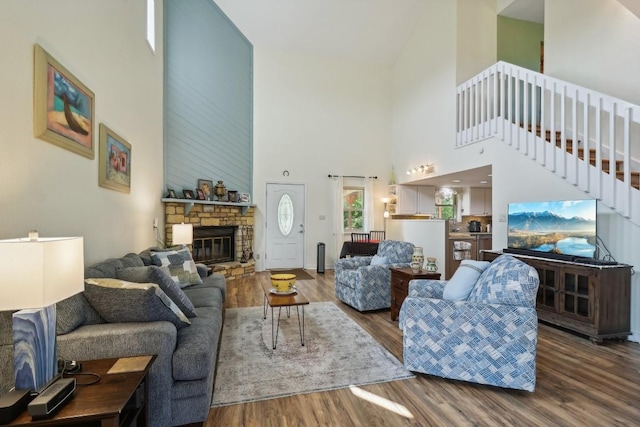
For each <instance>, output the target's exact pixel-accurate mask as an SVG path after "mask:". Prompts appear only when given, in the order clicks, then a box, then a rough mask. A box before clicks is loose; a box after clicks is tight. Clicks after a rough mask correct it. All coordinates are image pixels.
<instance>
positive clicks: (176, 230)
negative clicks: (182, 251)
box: [171, 224, 193, 245]
mask: <svg viewBox="0 0 640 427" xmlns="http://www.w3.org/2000/svg"><path fill="white" fill-rule="evenodd" d="M171 230H172V233H173V239H172V241H173V244H174V245H190V244H191V243H192V242H193V224H173V226H172V227H171Z"/></svg>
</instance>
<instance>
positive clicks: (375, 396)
mask: <svg viewBox="0 0 640 427" xmlns="http://www.w3.org/2000/svg"><path fill="white" fill-rule="evenodd" d="M308 272H309V274H311V275H312V276H313V277H314V279H313V280H299V281H297V283H296V286H297V287H298V289H300V291H301V292H302V293H304V295H305V296H307V298H308V299H309V300H310V301H311V302H322V301H333V302H334V303H335V304H336V305H337V306H338V307H339V308H340V309H341V310H343V311H344V312H345V313H346V314H347V315H349V316H350V317H351V318H353V319H354V320H355V321H356V322H357V323H358V324H359V325H360V326H361V327H362V328H363V329H364V330H366V331H367V332H368V333H369V334H371V335H372V336H373V337H374V338H375V339H376V340H377V341H378V342H379V343H380V344H381V345H382V346H384V347H385V348H386V349H387V350H389V351H390V352H391V353H392V354H393V355H394V356H395V357H397V358H398V359H399V360H400V361H402V331H400V330H399V329H398V322H397V321H391V319H390V316H389V310H381V311H376V312H368V313H360V312H358V311H357V310H355V309H353V308H351V307H349V306H347V305H345V304H343V303H342V302H340V301H339V300H337V299H336V297H335V295H334V288H333V280H334V275H333V270H327V271H326V273H325V274H317V273H316V272H314V271H309V270H308ZM261 283H269V273H268V272H261V273H257V274H256V275H255V276H254V277H249V278H244V279H241V280H235V281H230V282H228V283H227V301H226V303H225V307H227V308H232V307H252V306H261V305H262V303H263V293H262V287H261ZM354 357H357V355H354ZM361 391H363V392H364V393H359V392H361ZM356 393H359V395H358V394H356ZM356 393H354V390H352V389H349V388H346V389H339V390H332V391H327V392H321V393H310V394H305V395H298V396H291V397H285V398H279V399H271V400H265V401H260V402H251V403H245V404H239V405H231V406H225V407H220V408H212V409H211V411H210V412H209V418H208V419H207V421H206V423H205V426H337V425H339V426H363V427H364V426H367V427H368V426H496V425H504V426H550V425H554V426H583V425H613V426H617V425H620V426H629V425H640V408H639V405H638V399H639V398H638V396H640V344H638V343H631V342H618V341H605V344H604V345H595V344H593V343H591V342H590V341H589V340H588V339H586V338H583V337H581V336H577V335H574V334H571V333H568V332H565V331H563V330H560V329H557V328H554V327H551V326H548V325H544V324H540V325H539V328H538V352H537V384H536V390H535V392H533V393H528V392H524V391H519V390H509V389H501V388H497V387H491V386H484V385H480V384H473V383H466V382H463V381H453V380H448V379H444V378H439V377H434V376H429V375H422V374H417V375H416V378H414V379H408V380H402V381H392V382H387V383H381V384H372V385H368V386H362V387H357V390H356ZM399 411H400V412H401V413H400V414H399V413H398V412H399ZM404 411H406V412H404Z"/></svg>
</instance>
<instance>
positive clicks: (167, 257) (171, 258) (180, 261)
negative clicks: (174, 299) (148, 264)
mask: <svg viewBox="0 0 640 427" xmlns="http://www.w3.org/2000/svg"><path fill="white" fill-rule="evenodd" d="M151 260H152V261H153V263H154V264H155V265H157V266H158V267H167V268H168V269H169V275H170V276H171V278H172V279H173V281H174V282H176V283H177V284H178V285H180V287H181V288H184V287H185V286H190V285H199V284H201V283H202V278H201V277H200V274H198V267H196V263H195V262H194V261H193V258H192V257H191V252H189V249H187V248H182V249H179V250H172V251H151Z"/></svg>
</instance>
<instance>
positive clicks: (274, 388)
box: [212, 302, 414, 407]
mask: <svg viewBox="0 0 640 427" xmlns="http://www.w3.org/2000/svg"><path fill="white" fill-rule="evenodd" d="M274 314H275V317H276V321H277V316H278V309H275V310H274ZM301 314H302V313H301ZM262 317H263V308H262V307H249V308H237V309H233V308H231V309H227V310H226V314H225V323H224V330H223V333H222V338H221V342H220V355H219V358H218V367H217V376H216V381H215V386H214V390H213V401H212V407H215V406H225V405H232V404H236V403H243V402H251V401H256V400H264V399H272V398H276V397H284V396H291V395H294V394H303V393H313V392H317V391H325V390H333V389H338V388H344V387H349V386H351V385H355V386H360V385H366V384H374V383H380V382H387V381H394V380H400V379H406V378H413V377H414V375H413V374H412V373H411V372H409V371H408V370H406V369H405V368H404V366H403V365H402V363H400V361H398V359H396V358H395V357H394V356H393V355H392V354H391V353H389V352H388V351H387V350H386V349H385V348H383V347H382V346H381V345H380V344H378V343H377V342H376V341H375V340H374V339H373V337H371V335H369V334H368V333H367V332H366V331H365V330H364V329H362V328H361V327H360V325H358V324H357V323H356V322H355V321H353V320H352V319H351V318H350V317H349V316H348V315H346V314H345V313H344V312H343V311H342V310H340V309H339V308H338V307H337V306H336V305H335V304H334V303H332V302H322V303H311V304H309V305H307V306H305V345H304V347H303V346H301V345H300V333H299V329H298V317H297V315H296V310H295V307H293V308H292V309H291V317H289V318H287V317H286V310H285V309H284V308H283V309H282V318H281V320H280V333H279V335H278V343H277V347H276V349H275V350H274V349H272V345H271V308H269V310H268V312H267V318H266V319H263V318H262Z"/></svg>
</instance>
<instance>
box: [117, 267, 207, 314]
mask: <svg viewBox="0 0 640 427" xmlns="http://www.w3.org/2000/svg"><path fill="white" fill-rule="evenodd" d="M116 276H118V279H122V280H126V281H128V282H136V283H155V284H156V285H158V286H160V289H162V290H163V291H164V293H165V294H167V296H168V297H169V298H171V300H172V301H173V302H175V303H176V305H177V306H178V308H179V309H180V310H182V312H183V313H184V314H186V315H187V317H196V309H195V307H194V306H193V303H192V302H191V300H190V299H189V297H188V296H187V294H185V293H184V291H183V290H182V289H181V288H180V286H178V284H177V283H176V282H174V281H173V279H172V278H171V276H170V275H169V270H168V269H167V268H166V267H158V266H156V265H150V266H147V267H129V268H120V269H118V270H116Z"/></svg>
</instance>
